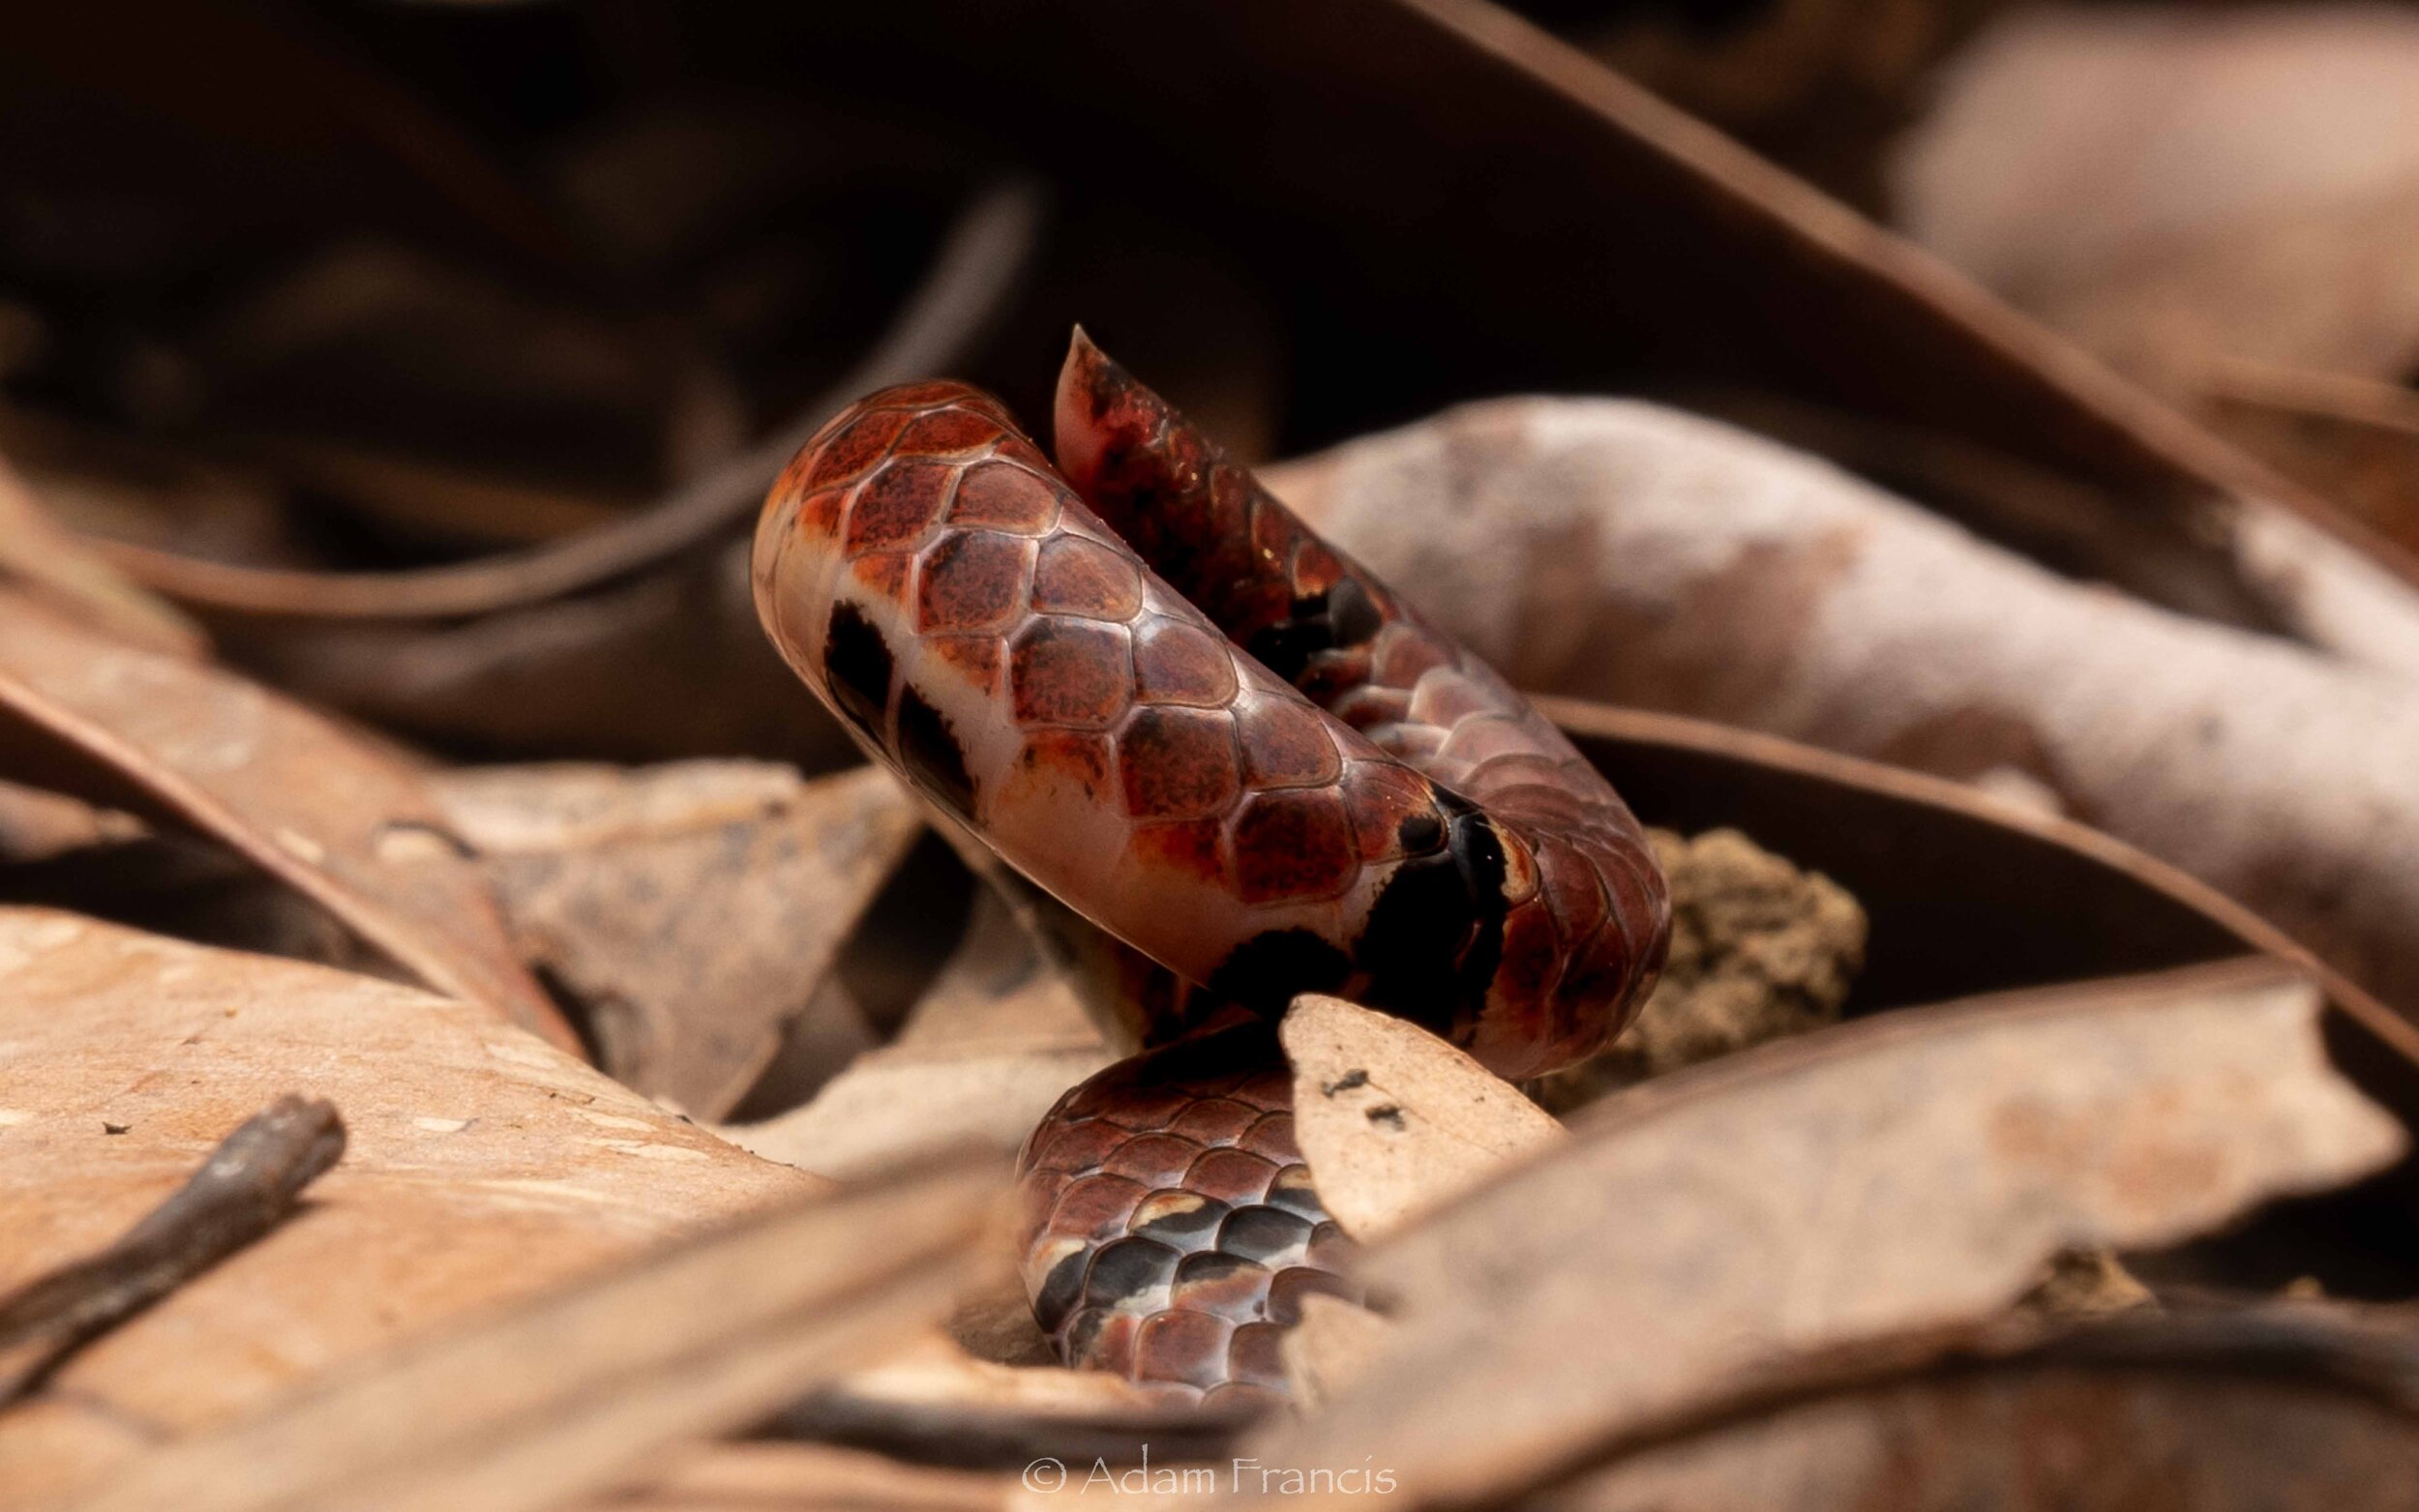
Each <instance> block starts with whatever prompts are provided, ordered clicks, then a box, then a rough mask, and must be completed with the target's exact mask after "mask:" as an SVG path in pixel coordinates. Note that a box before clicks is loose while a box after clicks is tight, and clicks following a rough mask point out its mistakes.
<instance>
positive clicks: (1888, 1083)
mask: <svg viewBox="0 0 2419 1512" xmlns="http://www.w3.org/2000/svg"><path fill="white" fill-rule="evenodd" d="M2317 1012H2318V1000H2317V996H2316V993H2314V992H2313V991H2312V990H2311V989H2310V988H2309V986H2308V985H2307V984H2306V983H2305V982H2303V981H2301V980H2300V979H2298V978H2297V977H2295V976H2294V975H2293V974H2292V973H2291V972H2290V971H2289V970H2288V969H2286V968H2284V967H2281V966H2279V965H2277V964H2272V963H2266V962H2253V963H2243V964H2235V965H2230V966H2222V967H2208V968H2197V969H2195V970H2190V971H2183V972H2176V973H2171V974H2169V975H2166V976H2163V977H2157V978H2148V979H2138V980H2132V981H2121V982H2111V983H2102V984H2087V985H2084V986H2080V987H2071V988H2066V989H2060V990H2051V991H2043V992H2036V993H2012V994H2008V995H2007V996H2005V997H2003V998H2000V999H1996V1000H1992V999H1983V1000H1978V1001H1976V1002H1974V1003H1970V1004H1966V1005H1962V1006H1958V1007H1956V1008H1952V1009H1945V1010H1930V1011H1913V1012H1903V1013H1895V1014H1890V1015H1885V1016H1883V1017H1881V1018H1877V1019H1872V1020H1867V1021H1864V1022H1861V1023H1855V1024H1851V1025H1846V1026H1843V1027H1840V1028H1837V1029H1831V1030H1826V1031H1822V1032H1819V1033H1816V1034H1811V1035H1806V1036H1802V1037H1799V1038H1796V1039H1792V1040H1786V1041H1781V1042H1779V1043H1777V1044H1774V1045H1768V1046H1765V1047H1763V1048H1761V1049H1758V1050H1754V1051H1749V1052H1746V1053H1744V1054H1741V1055H1738V1056H1734V1057H1732V1058H1730V1059H1727V1060H1723V1061H1717V1062H1714V1063H1711V1064H1708V1065H1705V1066H1700V1067H1697V1068H1694V1069H1692V1070H1689V1071H1685V1072H1681V1073H1678V1074H1676V1075H1673V1076H1671V1077H1667V1078H1663V1079H1661V1080H1659V1081H1657V1082H1648V1083H1646V1084H1645V1085H1643V1086H1641V1087H1638V1088H1635V1089H1633V1090H1631V1091H1629V1092H1627V1093H1624V1094H1622V1095H1620V1096H1617V1097H1614V1098H1612V1099H1609V1100H1607V1101H1606V1102H1603V1103H1600V1104H1598V1105H1597V1106H1596V1107H1595V1108H1593V1109H1590V1110H1589V1111H1588V1112H1586V1113H1584V1114H1583V1115H1582V1116H1581V1117H1580V1118H1579V1119H1578V1120H1576V1121H1575V1123H1574V1125H1573V1134H1574V1136H1575V1137H1574V1138H1573V1139H1572V1140H1571V1141H1569V1142H1568V1143H1567V1144H1566V1145H1564V1146H1563V1147H1562V1148H1561V1149H1560V1150H1558V1151H1555V1152H1553V1153H1550V1154H1548V1155H1546V1156H1545V1157H1544V1158H1542V1159H1538V1160H1535V1161H1532V1162H1530V1163H1528V1164H1525V1165H1523V1166H1520V1167H1517V1168H1514V1169H1512V1170H1511V1171H1508V1172H1507V1173H1506V1174H1505V1175H1504V1177H1503V1178H1502V1179H1500V1180H1498V1181H1496V1182H1494V1183H1492V1184H1490V1185H1488V1186H1486V1187H1484V1188H1482V1189H1480V1190H1478V1191H1476V1192H1473V1193H1471V1194H1469V1195H1467V1196H1465V1197H1464V1198H1463V1199H1462V1200H1460V1201H1457V1202H1454V1203H1452V1204H1450V1205H1448V1206H1447V1207H1445V1208H1444V1209H1442V1210H1440V1211H1438V1212H1437V1213H1435V1214H1434V1215H1432V1216H1431V1217H1430V1218H1428V1219H1427V1220H1426V1221H1424V1222H1422V1223H1419V1224H1417V1225H1414V1226H1412V1227H1411V1228H1408V1229H1406V1230H1402V1231H1400V1232H1398V1233H1397V1234H1396V1235H1395V1236H1394V1237H1393V1238H1392V1239H1390V1240H1389V1241H1387V1242H1385V1243H1384V1244H1382V1245H1380V1246H1378V1247H1377V1248H1376V1249H1374V1250H1373V1251H1372V1252H1370V1253H1369V1254H1368V1256H1367V1257H1366V1260H1365V1262H1364V1263H1363V1265H1362V1267H1361V1276H1362V1279H1363V1280H1364V1281H1366V1282H1367V1283H1368V1284H1369V1286H1370V1288H1371V1290H1372V1294H1373V1296H1374V1297H1375V1298H1376V1299H1377V1300H1379V1301H1380V1302H1381V1303H1382V1304H1387V1305H1389V1306H1390V1308H1391V1310H1392V1312H1393V1313H1394V1314H1395V1316H1397V1317H1399V1318H1400V1319H1401V1320H1402V1322H1403V1327H1402V1329H1401V1331H1400V1333H1399V1334H1398V1335H1397V1337H1396V1340H1395V1342H1394V1343H1393V1344H1392V1345H1391V1346H1390V1347H1389V1349H1387V1350H1386V1352H1385V1354H1384V1355H1383V1357H1382V1359H1381V1360H1380V1361H1379V1362H1378V1363H1377V1364H1376V1365H1375V1366H1373V1367H1371V1369H1370V1370H1369V1372H1368V1374H1367V1376H1366V1377H1365V1378H1364V1379H1363V1380H1362V1381H1361V1383H1359V1385H1357V1386H1355V1387H1353V1388H1350V1389H1348V1390H1347V1391H1345V1392H1344V1393H1342V1394H1341V1395H1339V1396H1338V1397H1337V1398H1336V1399H1335V1400H1333V1401H1332V1402H1330V1403H1329V1405H1328V1407H1327V1408H1326V1409H1325V1411H1323V1412H1322V1413H1321V1414H1320V1415H1319V1416H1318V1417H1317V1418H1315V1419H1309V1420H1305V1421H1303V1422H1300V1423H1299V1424H1289V1425H1282V1426H1278V1427H1275V1428H1271V1429H1269V1430H1268V1431H1267V1432H1266V1433H1264V1434H1263V1435H1261V1436H1259V1437H1258V1438H1256V1439H1255V1441H1254V1442H1253V1443H1252V1444H1251V1445H1249V1446H1247V1448H1248V1450H1249V1451H1251V1452H1256V1453H1257V1455H1258V1457H1259V1458H1260V1459H1261V1461H1262V1462H1263V1463H1265V1464H1269V1465H1275V1466H1305V1467H1306V1466H1317V1465H1338V1464H1342V1463H1345V1462H1346V1461H1347V1460H1349V1461H1350V1462H1351V1463H1353V1464H1359V1463H1361V1460H1362V1457H1363V1456H1374V1460H1375V1463H1377V1464H1379V1465H1383V1466H1388V1467H1389V1468H1392V1469H1393V1471H1394V1472H1395V1474H1396V1475H1397V1476H1398V1477H1399V1480H1400V1483H1401V1485H1402V1488H1403V1490H1404V1492H1405V1494H1407V1495H1408V1496H1409V1497H1412V1498H1413V1499H1414V1500H1415V1501H1417V1502H1418V1503H1419V1504H1422V1505H1432V1504H1438V1503H1443V1502H1458V1501H1467V1500H1472V1499H1475V1498H1478V1497H1496V1496H1501V1495H1503V1494H1505V1493H1506V1492H1507V1491H1508V1490H1511V1489H1516V1488H1517V1487H1518V1486H1522V1485H1530V1484H1535V1483H1537V1482H1538V1481H1539V1480H1541V1479H1543V1478H1545V1477H1547V1476H1550V1475H1552V1474H1554V1473H1556V1472H1557V1471H1559V1470H1562V1469H1566V1468H1570V1467H1571V1466H1573V1465H1574V1464H1576V1463H1579V1462H1580V1461H1582V1460H1583V1459H1584V1458H1585V1457H1586V1456H1587V1455H1588V1454H1589V1453H1590V1452H1592V1450H1593V1448H1594V1447H1595V1446H1597V1445H1599V1444H1603V1443H1607V1442H1610V1441H1613V1440H1616V1439H1620V1438H1626V1437H1628V1436H1631V1435H1634V1434H1637V1433H1640V1432H1643V1431H1645V1430H1646V1429H1647V1428H1649V1427H1650V1426H1651V1425H1653V1424H1655V1423H1657V1422H1663V1421H1669V1420H1671V1419H1673V1418H1674V1417H1675V1415H1677V1414H1682V1413H1685V1412H1687V1411H1689V1410H1692V1409H1694V1408H1701V1407H1703V1406H1704V1405H1706V1404H1709V1403H1714V1402H1718V1401H1720V1400H1722V1399H1723V1398H1724V1396H1725V1393H1727V1392H1729V1391H1731V1390H1733V1389H1734V1388H1736V1387H1737V1386H1738V1385H1739V1383H1740V1382H1741V1381H1743V1380H1745V1379H1749V1378H1751V1377H1752V1376H1753V1375H1754V1373H1756V1372H1757V1371H1759V1370H1761V1369H1764V1368H1767V1367H1769V1366H1770V1364H1771V1363H1772V1362H1773V1361H1775V1360H1777V1359H1780V1358H1784V1357H1788V1356H1791V1355H1799V1354H1803V1353H1805V1352H1806V1351H1808V1350H1818V1349H1834V1348H1838V1347H1842V1346H1844V1345H1846V1344H1848V1343H1849V1342H1851V1341H1856V1340H1861V1339H1872V1338H1879V1337H1884V1336H1903V1335H1906V1334H1909V1333H1913V1332H1916V1331H1919V1330H1938V1329H1941V1328H1944V1327H1950V1326H1960V1325H1965V1324H1970V1323H1972V1322H1974V1321H1976V1320H1978V1319H1986V1318H1988V1317H1990V1316H1992V1315H1993V1314H1995V1313H1997V1312H1999V1311H2000V1310H2001V1309H2003V1308H2005V1307H2006V1306H2007V1305H2008V1304H2009V1303H2010V1302H2012V1301H2014V1300H2015V1299H2016V1296H2018V1295H2019V1294H2020V1293H2021V1292H2022V1291H2023V1290H2025V1288H2026V1287H2027V1286H2028V1285H2030V1283H2031V1282H2032V1280H2033V1277H2034V1275H2035V1274H2036V1273H2037V1271H2038V1268H2039V1267H2040V1266H2041V1265H2042V1263H2043V1262H2044V1261H2045V1260H2047V1259H2048V1258H2049V1256H2050V1255H2051V1254H2052V1253H2054V1252H2056V1251H2058V1250H2060V1249H2062V1248H2066V1247H2069V1246H2073V1245H2076V1244H2091V1243H2102V1244H2109V1245H2114V1246H2117V1247H2143V1246H2157V1245H2162V1244H2166V1243H2171V1242H2173V1241H2175V1240H2178V1239H2181V1238H2183V1237H2185V1236H2187V1235H2189V1234H2191V1233H2194V1232H2197V1231H2200V1230H2205V1229H2207V1228H2209V1227H2210V1226H2212V1225H2215V1224H2218V1223H2221V1222H2223V1221H2225V1219H2227V1218H2230V1217H2232V1216H2234V1215H2235V1214H2237V1213H2240V1212H2241V1211H2243V1210H2244V1209H2246V1208H2248V1207H2250V1206H2251V1205H2253V1204H2255V1203H2257V1202H2259V1201H2263V1200H2266V1199H2268V1198H2271V1197H2275V1196H2279V1195H2282V1194H2284V1193H2287V1192H2301V1191H2310V1190H2314V1189H2317V1188H2321V1187H2325V1186H2329V1185H2333V1184H2336V1183H2340V1182H2343V1181H2345V1180H2348V1179H2350V1178H2351V1177H2354V1176H2357V1175H2360V1174H2362V1173H2365V1172H2369V1171H2375V1170H2377V1169H2379V1168H2381V1167H2382V1166H2384V1165H2386V1164H2387V1163H2389V1162H2391V1161H2392V1160H2394V1159H2395V1158H2396V1157H2398V1156H2399V1155H2400V1154H2401V1153H2402V1152H2403V1151H2404V1149H2405V1148H2406V1147H2407V1143H2408V1137H2407V1136H2406V1135H2405V1134H2404V1131H2403V1130H2402V1128H2401V1126H2400V1125H2399V1124H2398V1123H2397V1122H2396V1121H2395V1120H2394V1119H2392V1118H2391V1117H2390V1116H2388V1115H2387V1114H2386V1113H2385V1112H2383V1111H2382V1110H2380V1109H2378V1108H2377V1107H2376V1106H2374V1104H2372V1103H2370V1102H2368V1101H2367V1100H2366V1099H2364V1098H2363V1097H2361V1096H2360V1095H2359V1094H2358V1093H2357V1092H2356V1091H2354V1090H2353V1089H2352V1088H2351V1086H2350V1085H2349V1084H2348V1083H2346V1082H2344V1081H2342V1080H2341V1079H2340V1078H2339V1077H2338V1076H2337V1075H2336V1074H2335V1073H2334V1072H2333V1071H2332V1070H2331V1069H2330V1068H2329V1067H2328V1065H2327V1063H2326V1060H2325V1056H2324V1052H2323V1051H2322V1049H2321V1046H2320V1043H2319V1039H2318V1035H2317V1031H2316V1021H2317ZM1296 1499H1299V1498H1296ZM1311 1499H1312V1500H1313V1501H1320V1502H1325V1503H1329V1504H1331V1503H1333V1502H1334V1501H1335V1500H1336V1498H1334V1497H1315V1496H1314V1497H1312V1498H1311Z"/></svg>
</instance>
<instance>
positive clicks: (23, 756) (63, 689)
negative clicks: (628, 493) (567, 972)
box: [0, 593, 578, 1048]
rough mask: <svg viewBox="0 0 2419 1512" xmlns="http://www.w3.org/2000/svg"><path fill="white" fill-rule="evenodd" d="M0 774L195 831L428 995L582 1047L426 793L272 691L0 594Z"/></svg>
mask: <svg viewBox="0 0 2419 1512" xmlns="http://www.w3.org/2000/svg"><path fill="white" fill-rule="evenodd" d="M0 756H6V758H7V759H8V761H9V763H10V770H11V771H12V772H14V773H15V774H16V775H19V776H27V775H31V776H35V777H38V778H39V779H40V780H42V781H43V782H44V784H45V786H54V787H58V788H60V789H63V790H69V791H73V792H75V793H76V794H77V795H78V796H80V797H85V798H90V799H93V800H95V801H97V802H102V803H107V804H112V805H114V806H116V807H120V808H124V809H128V810H131V811H134V812H136V813H140V814H143V815H147V816H150V817H154V818H165V819H168V820H171V821H175V822H180V823H183V824H186V825H190V826H192V827H193V828H195V829H198V830H201V831H202V832H204V833H205V834H208V835H211V836H213V837H214V838H216V839H218V840H220V841H222V842H223V843H224V844H225V845H229V846H231V847H232V848H234V849H235V850H236V851H237V852H239V853H240V854H242V855H243V856H244V857H245V858H246V859H247V860H249V861H251V862H252V863H253V864H254V865H255V866H258V867H259V868H261V869H262V870H263V871H265V872H268V873H269V874H270V875H274V876H276V877H278V878H279V879H280V880H282V881H284V882H285V883H286V884H287V885H288V886H291V887H293V888H294V889H295V890H296V891H298V892H300V893H302V894H303V895H304V896H306V897H308V898H310V899H311V900H312V901H313V902H314V903H316V904H319V905H320V906H322V907H324V908H326V909H327V910H328V912H330V913H332V914H334V915H335V916H336V917H337V918H339V919H341V920H342V921H343V923H344V924H345V925H346V926H347V927H348V928H350V929H352V930H353V931H354V932H356V933H357V934H360V935H361V937H362V938H364V939H366V940H368V941H369V942H370V943H371V944H373V945H374V946H376V947H377V948H378V949H379V950H381V951H383V952H385V953H386V954H387V955H388V956H389V957H390V958H392V959H393V960H394V961H395V963H396V964H398V965H401V966H402V967H403V968H404V969H405V970H407V971H409V972H411V973H412V974H413V975H415V976H417V977H419V978H420V979H421V980H422V981H424V982H426V983H427V984H428V985H429V986H431V987H432V988H434V989H436V990H437V991H439V992H444V993H453V994H454V995H457V996H460V997H463V998H464V999H467V1000H468V1001H471V1002H475V1003H480V1004H484V1005H486V1006H487V1007H489V1008H491V1009H493V1010H495V1011H497V1012H500V1013H504V1014H507V1015H509V1016H510V1017H511V1018H512V1019H513V1020H514V1021H515V1022H516V1023H520V1024H522V1025H523V1026H524V1027H526V1028H530V1029H533V1030H535V1031H537V1032H538V1033H540V1034H543V1035H545V1036H546V1037H547V1038H549V1039H551V1040H552V1041H554V1042H555V1043H556V1044H558V1045H561V1046H564V1047H565V1048H570V1047H573V1046H576V1045H577V1043H578V1041H577V1040H576V1038H575V1037H574V1036H573V1034H572V1032H571V1029H570V1026H569V1025H567V1024H566V1023H563V1020H562V1015H561V1014H560V1013H558V1012H557V1011H556V1010H555V1008H554V1005H553V1002H552V999H550V998H549V997H548V996H547V995H546V993H545V991H544V989H542V988H540V987H539V986H538V984H537V982H536V981H535V980H534V979H533V978H531V977H530V975H529V973H528V972H527V971H526V970H525V969H523V966H522V964H521V961H520V959H519V957H518V956H517V955H516V954H515V953H514V951H513V949H512V945H511V942H510V940H509V938H508V937H507V936H506V934H505V932H504V925H503V920H502V919H501V917H500V916H499V915H498V914H497V912H496V908H495V903H494V900H493V897H492V896H491V895H490V894H489V892H488V888H487V882H486V879H485V878H484V877H482V876H481V875H479V873H478V871H477V869H476V868H474V867H473V866H472V865H471V864H470V862H469V861H468V860H466V859H465V858H464V857H463V855H462V854H461V853H460V850H459V848H458V845H457V843H456V842H455V841H454V840H453V838H452V837H451V835H450V833H449V831H448V829H447V826H446V824H445V822H444V818H443V816H442V815H441V813H440V812H439V810H438V809H437V807H436V804H435V802H434V801H433V799H432V798H431V797H430V795H429V793H428V790H427V789H426V787H425V786H423V785H422V783H421V780H420V779H419V777H418V776H417V775H415V774H414V773H412V772H411V771H409V770H407V769H405V768H404V767H403V766H402V765H401V764H400V763H398V762H397V761H396V760H394V759H393V758H392V757H390V756H386V755H384V754H383V753H380V752H377V751H374V750H373V749H371V748H370V747H368V746H367V745H365V744H364V743H362V742H361V741H359V740H356V739H354V738H353V737H352V736H349V735H347V734H346V733H345V732H344V731H343V730H342V729H339V728H338V727H337V726H333V725H330V724H329V723H327V722H326V721H325V720H323V719H321V718H320V717H319V716H317V715H315V714H313V713H311V712H310V711H308V710H306V709H303V708H301V707H300V706H298V705H295V704H292V703H289V702H287V701H286V700H285V699H284V698H283V697H279V696H278V695H276V694H273V693H271V692H269V691H268V690H267V689H265V688H261V687H259V686H257V685H255V684H253V683H249V682H246V681H244V680H243V679H241V678H239V677H235V676H232V675H230V674H228V673H225V672H223V671H220V670H218V669H216V668H214V667H206V666H203V665H201V664H199V663H195V662H192V661H188V660H186V659H184V658H181V657H176V656H170V655H166V654H164V653H161V652H158V651H149V650H143V649H141V648H138V647H135V646H131V645H126V644H123V643H121V642H118V641H114V640H111V639H109V638H107V637H103V636H100V635H97V634H95V633H93V632H90V631H87V630H84V629H82V628H81V627H79V626H76V625H75V624H72V623H70V622H69V621H67V620H64V619H61V618H59V617H58V616H56V615H54V614H52V613H51V612H50V611H48V610H47V609H45V608H42V607H41V606H39V605H37V604H34V603H32V602H31V601H29V600H26V599H24V598H21V597H18V596H15V595H13V594H7V593H0Z"/></svg>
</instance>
